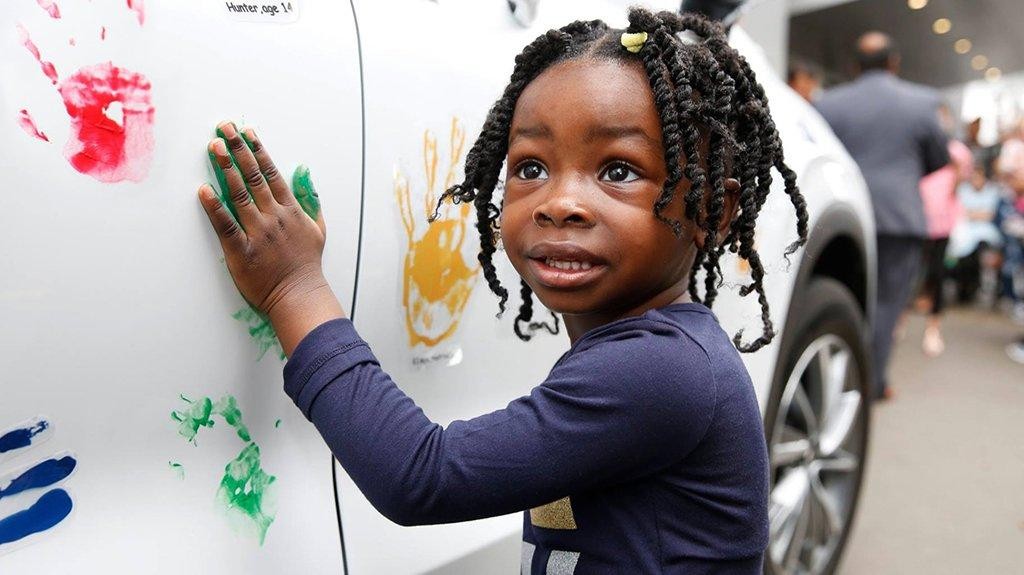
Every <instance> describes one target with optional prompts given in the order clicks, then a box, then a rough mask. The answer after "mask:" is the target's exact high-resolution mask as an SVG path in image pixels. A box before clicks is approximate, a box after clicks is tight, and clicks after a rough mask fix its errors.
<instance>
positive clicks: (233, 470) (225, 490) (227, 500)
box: [217, 443, 277, 545]
mask: <svg viewBox="0 0 1024 575" xmlns="http://www.w3.org/2000/svg"><path fill="white" fill-rule="evenodd" d="M276 479H277V478H276V477H274V476H273V475H269V474H268V473H267V472H266V471H264V470H263V467H262V465H261V464H260V448H259V446H257V445H256V444H255V443H250V444H249V445H246V446H245V448H244V449H242V451H241V453H239V454H238V457H236V458H235V459H234V460H232V461H231V462H230V463H228V464H227V466H226V467H225V468H224V478H223V479H221V481H220V489H219V490H218V491H217V500H218V501H219V502H220V503H221V504H222V505H224V506H225V507H226V508H227V510H228V511H229V512H237V513H240V514H241V515H242V516H244V517H246V518H247V519H249V520H250V521H251V522H252V525H253V526H254V527H255V528H256V532H257V534H258V536H259V541H260V545H263V541H264V539H265V538H266V536H267V529H269V528H270V524H271V523H273V522H274V515H273V513H272V512H271V513H268V512H267V510H266V509H265V508H264V497H266V495H267V489H268V488H269V487H270V486H271V485H272V484H273V483H274V481H275V480H276Z"/></svg>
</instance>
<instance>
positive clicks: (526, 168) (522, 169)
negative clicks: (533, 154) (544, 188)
mask: <svg viewBox="0 0 1024 575" xmlns="http://www.w3.org/2000/svg"><path fill="white" fill-rule="evenodd" d="M516 177H517V178H519V179H522V180H546V179H548V171H547V170H546V169H544V166H542V165H540V164H539V163H537V162H525V163H522V164H519V167H518V168H516Z"/></svg>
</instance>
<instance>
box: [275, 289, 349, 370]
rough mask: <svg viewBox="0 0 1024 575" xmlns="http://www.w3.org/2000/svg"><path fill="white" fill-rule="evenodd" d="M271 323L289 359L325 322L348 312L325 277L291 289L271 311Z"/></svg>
mask: <svg viewBox="0 0 1024 575" xmlns="http://www.w3.org/2000/svg"><path fill="white" fill-rule="evenodd" d="M267 315H268V317H269V318H270V323H271V324H273V326H274V331H276V332H277V339H278V340H279V341H280V342H281V348H282V349H283V350H284V353H285V355H286V356H288V357H291V355H292V352H293V351H295V348H296V347H298V345H299V343H300V342H302V340H303V339H304V338H305V337H306V336H307V335H309V332H311V331H313V330H314V329H316V328H317V327H318V326H320V325H321V324H323V323H326V322H328V321H331V320H333V319H340V318H343V317H345V312H344V310H343V309H342V307H341V303H340V302H339V301H338V298H337V296H335V295H334V291H333V290H332V289H331V286H330V284H328V283H327V280H326V279H325V278H324V277H323V275H322V274H317V275H316V276H311V277H308V278H304V279H303V280H302V281H301V282H300V283H298V284H297V285H295V286H293V287H291V288H290V289H287V290H286V291H285V292H284V293H282V295H281V296H280V297H279V298H278V299H277V300H276V301H275V302H274V305H272V306H271V307H270V308H269V309H268V310H267Z"/></svg>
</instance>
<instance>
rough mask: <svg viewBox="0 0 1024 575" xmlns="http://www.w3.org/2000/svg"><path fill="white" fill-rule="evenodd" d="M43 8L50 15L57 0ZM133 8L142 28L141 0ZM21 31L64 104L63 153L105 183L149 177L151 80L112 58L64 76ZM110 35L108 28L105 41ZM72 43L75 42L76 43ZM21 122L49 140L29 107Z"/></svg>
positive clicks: (20, 29)
mask: <svg viewBox="0 0 1024 575" xmlns="http://www.w3.org/2000/svg"><path fill="white" fill-rule="evenodd" d="M40 6H41V7H43V8H44V9H46V10H47V11H48V12H50V14H51V16H53V14H54V12H53V10H56V5H55V4H53V3H52V2H48V3H40ZM128 8H129V9H131V10H133V11H134V12H135V13H136V14H137V16H138V20H139V25H140V26H141V25H142V23H143V21H144V12H143V4H142V2H141V1H139V0H134V1H133V0H129V2H128ZM57 14H58V15H57V16H53V17H54V18H59V11H58V12H57ZM18 34H19V36H20V40H21V43H22V45H24V46H25V48H26V50H28V52H29V53H30V54H31V55H32V57H33V58H35V59H36V61H37V62H39V66H40V70H41V71H42V73H43V75H45V76H46V78H47V79H48V80H49V81H50V83H52V84H53V85H54V86H56V88H57V91H58V92H59V93H60V96H61V99H62V100H63V102H64V109H65V111H66V112H67V114H68V117H69V119H70V128H71V129H70V133H69V135H68V141H67V143H66V144H65V145H64V156H65V158H67V160H68V162H69V163H70V164H71V166H72V167H74V168H75V169H76V170H77V171H79V172H81V173H83V174H86V175H88V176H92V177H93V178H95V179H97V180H99V181H101V182H104V183H114V182H122V181H125V180H130V181H133V182H141V181H143V180H145V179H146V176H148V175H149V168H150V164H151V161H152V157H153V148H154V145H155V139H154V136H153V122H154V115H155V108H154V107H153V104H152V97H151V88H152V86H151V85H150V82H149V80H148V79H147V78H146V77H145V76H144V75H142V74H139V73H137V72H133V71H131V70H127V69H125V68H122V67H119V66H115V65H114V64H113V63H112V62H103V63H99V64H94V65H91V66H84V67H82V68H80V69H78V70H77V71H75V72H74V73H72V74H71V75H69V76H67V77H65V78H64V79H63V80H60V77H59V75H58V73H57V69H56V67H55V66H54V64H53V63H52V62H49V61H47V60H44V59H43V56H42V53H41V52H40V50H39V47H38V46H37V45H36V44H35V42H33V41H32V38H31V37H30V36H29V33H28V30H27V29H26V28H25V27H24V26H22V25H20V24H19V25H18ZM105 38H106V29H105V28H104V30H103V31H102V32H101V35H100V39H101V41H103V40H104V39H105ZM71 44H72V46H74V45H76V43H75V42H74V41H72V43H71ZM18 123H19V124H20V125H21V126H22V129H24V130H25V132H26V133H27V134H29V135H30V136H32V137H35V138H37V139H40V140H43V141H49V139H48V138H47V137H46V135H45V133H44V132H43V131H42V130H40V129H39V128H38V127H37V126H36V121H35V119H34V118H33V117H32V115H31V114H30V113H29V111H28V110H27V109H23V110H21V111H20V112H19V117H18Z"/></svg>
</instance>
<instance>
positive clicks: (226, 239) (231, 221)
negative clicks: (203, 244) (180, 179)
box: [199, 184, 246, 252]
mask: <svg viewBox="0 0 1024 575" xmlns="http://www.w3.org/2000/svg"><path fill="white" fill-rule="evenodd" d="M199 202H200V203H201V204H203V209H204V210H206V215H207V217H209V218H210V223H211V224H212V225H213V229H214V231H215V232H217V237H218V238H219V239H220V243H221V247H222V248H223V249H224V251H225V252H228V251H235V250H240V249H242V248H243V247H244V246H245V242H246V236H245V231H244V230H242V228H241V226H239V225H238V222H236V221H235V218H234V216H232V215H231V213H230V212H228V209H227V207H225V205H224V203H223V202H221V200H220V198H218V197H217V193H216V192H214V190H213V188H211V187H210V185H209V184H203V185H202V186H200V187H199Z"/></svg>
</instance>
